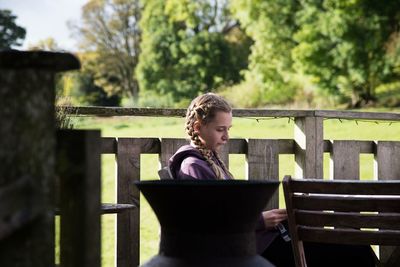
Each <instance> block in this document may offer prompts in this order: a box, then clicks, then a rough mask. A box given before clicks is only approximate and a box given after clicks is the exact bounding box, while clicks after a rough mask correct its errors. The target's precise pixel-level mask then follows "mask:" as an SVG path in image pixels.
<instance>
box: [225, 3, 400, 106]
mask: <svg viewBox="0 0 400 267" xmlns="http://www.w3.org/2000/svg"><path fill="white" fill-rule="evenodd" d="M232 4H233V6H232V9H233V13H234V14H235V16H236V17H237V18H238V19H239V20H240V22H241V23H242V25H243V26H244V28H245V29H246V33H247V34H249V36H251V38H253V39H254V45H253V47H252V53H251V56H250V59H249V60H250V63H249V71H248V72H247V73H246V81H251V82H254V81H255V82H256V83H257V86H258V87H259V88H260V90H261V91H263V92H265V95H264V96H265V98H266V99H267V100H268V101H274V100H276V99H277V98H279V97H282V96H283V99H282V100H285V96H286V100H290V98H291V97H292V99H293V95H294V94H296V93H297V92H296V91H297V90H298V89H301V88H302V87H304V80H303V81H301V82H302V83H303V85H302V84H299V83H298V82H297V80H296V79H297V77H302V78H303V79H304V77H305V78H306V80H307V82H310V83H311V84H312V85H313V87H312V88H317V89H318V91H319V92H323V93H326V94H328V95H331V96H334V97H335V99H337V100H338V101H339V102H345V103H349V105H350V106H359V105H361V104H365V103H368V102H369V101H374V100H375V98H376V96H375V88H377V87H378V86H380V85H381V84H384V83H387V82H393V80H398V79H399V75H398V74H399V73H398V71H397V72H396V66H397V68H398V66H399V64H398V62H399V60H394V59H396V58H398V56H395V55H394V54H396V53H398V51H399V50H398V49H392V48H394V47H398V46H397V44H396V43H398V40H399V38H397V36H398V32H399V30H398V29H399V26H400V25H399V22H400V12H399V10H400V2H399V1H395V0H388V1H373V0H358V1H346V0H299V1H292V0H279V1H275V0H269V1H268V0H250V1H249V0H237V1H233V2H232ZM394 51H397V52H394Z"/></svg>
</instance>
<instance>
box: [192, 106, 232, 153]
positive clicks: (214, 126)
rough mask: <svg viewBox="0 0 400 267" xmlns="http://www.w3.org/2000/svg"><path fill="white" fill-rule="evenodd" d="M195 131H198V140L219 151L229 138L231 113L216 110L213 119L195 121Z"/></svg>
mask: <svg viewBox="0 0 400 267" xmlns="http://www.w3.org/2000/svg"><path fill="white" fill-rule="evenodd" d="M194 127H195V131H197V132H198V133H199V138H200V141H201V142H202V143H203V144H204V145H205V146H206V147H207V148H208V149H211V150H213V151H217V152H218V151H219V150H220V149H221V146H222V145H224V144H226V142H227V141H228V140H229V129H230V128H231V127H232V113H231V112H224V111H217V113H216V115H215V118H214V120H212V121H210V122H209V123H207V124H201V123H199V122H196V123H195V125H194Z"/></svg>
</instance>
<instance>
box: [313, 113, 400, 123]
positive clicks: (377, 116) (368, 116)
mask: <svg viewBox="0 0 400 267" xmlns="http://www.w3.org/2000/svg"><path fill="white" fill-rule="evenodd" d="M314 114H315V116H316V117H323V118H338V119H339V118H340V119H360V120H389V121H400V114H399V113H389V112H365V111H363V112H359V111H340V110H316V111H315V113H314Z"/></svg>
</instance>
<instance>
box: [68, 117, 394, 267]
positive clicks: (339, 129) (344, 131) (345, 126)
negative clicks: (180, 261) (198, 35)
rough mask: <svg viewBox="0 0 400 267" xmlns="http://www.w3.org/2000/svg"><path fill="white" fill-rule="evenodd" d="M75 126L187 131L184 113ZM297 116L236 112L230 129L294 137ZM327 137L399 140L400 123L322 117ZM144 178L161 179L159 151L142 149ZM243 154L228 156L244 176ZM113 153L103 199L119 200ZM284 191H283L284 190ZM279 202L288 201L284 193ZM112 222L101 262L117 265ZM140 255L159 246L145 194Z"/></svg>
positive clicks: (286, 158)
mask: <svg viewBox="0 0 400 267" xmlns="http://www.w3.org/2000/svg"><path fill="white" fill-rule="evenodd" d="M73 124H74V128H76V129H100V130H101V132H102V136H103V137H186V136H185V133H184V130H183V124H184V119H183V118H149V117H135V118H132V117H114V118H89V117H79V118H74V119H73ZM293 132H294V122H293V121H292V120H288V119H287V118H286V119H285V118H283V119H273V120H258V121H257V120H255V119H250V118H234V120H233V127H232V129H231V132H230V136H231V138H271V139H275V138H289V139H291V138H293ZM324 139H336V140H396V141H400V123H392V124H390V123H383V122H380V123H379V124H377V123H374V122H358V123H356V122H355V121H347V120H342V121H339V120H336V119H334V120H326V121H324ZM279 159H280V169H279V177H280V178H282V177H283V176H284V175H285V174H291V175H293V174H294V156H291V155H281V156H280V158H279ZM141 160H142V167H141V172H142V173H141V177H142V179H146V180H149V179H158V175H157V168H155V167H154V166H158V158H157V156H156V155H142V158H141ZM244 162H245V158H244V156H243V155H233V156H231V157H230V169H231V172H232V173H233V174H234V176H235V177H236V178H239V179H240V178H243V177H244V176H245V169H244ZM360 162H361V169H360V177H361V179H371V178H372V176H373V155H369V154H368V155H364V154H363V155H361V157H360ZM114 164H115V163H114V158H113V156H112V155H104V156H103V157H102V202H115V194H114V192H115V179H114V173H115V168H114ZM324 176H325V177H328V176H329V155H325V160H324ZM280 195H281V196H282V195H283V194H280ZM280 206H284V203H283V199H282V198H281V199H280ZM114 222H115V216H113V215H104V216H103V217H102V266H105V267H109V266H114V261H115V257H114V251H115V245H114V239H115V237H114V233H115V229H114ZM140 225H141V229H140V250H141V251H140V261H141V263H143V262H145V261H146V260H148V259H149V258H150V257H152V256H153V255H155V254H156V253H157V251H158V241H159V240H158V235H159V226H158V222H157V220H156V218H155V216H154V214H153V212H152V211H151V209H150V207H149V206H148V204H147V203H146V202H145V200H144V198H143V197H142V198H141V219H140Z"/></svg>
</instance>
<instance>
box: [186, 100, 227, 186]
mask: <svg viewBox="0 0 400 267" xmlns="http://www.w3.org/2000/svg"><path fill="white" fill-rule="evenodd" d="M218 111H223V112H231V111H232V108H231V106H230V105H229V103H228V102H227V101H226V100H225V99H223V98H222V97H221V96H219V95H217V94H214V93H207V94H204V95H200V96H198V97H196V98H195V99H193V101H192V102H191V103H190V105H189V107H188V109H187V111H186V125H185V128H186V133H187V134H188V135H189V137H190V139H191V141H192V143H193V144H194V146H195V147H196V148H197V149H198V150H199V151H200V153H201V154H202V155H203V157H204V158H205V159H206V161H207V163H208V164H209V165H210V167H211V169H212V170H213V172H214V173H215V175H216V176H217V179H224V178H225V173H226V174H228V175H229V176H230V177H231V178H233V176H232V174H231V173H230V172H229V170H228V168H227V167H226V165H225V164H224V162H223V161H222V160H221V158H220V156H219V155H218V153H217V152H216V151H214V152H213V151H211V150H210V149H208V148H207V147H206V146H205V145H204V144H203V143H202V142H201V140H200V138H199V135H198V133H196V132H195V130H194V124H195V122H200V123H201V124H203V125H205V124H207V123H209V122H211V121H212V120H214V118H215V116H216V113H217V112H218ZM213 153H214V156H215V157H216V158H217V160H218V161H219V162H220V164H221V166H222V168H221V167H220V166H219V165H218V164H216V163H215V161H214V160H213V159H212V156H213Z"/></svg>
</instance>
